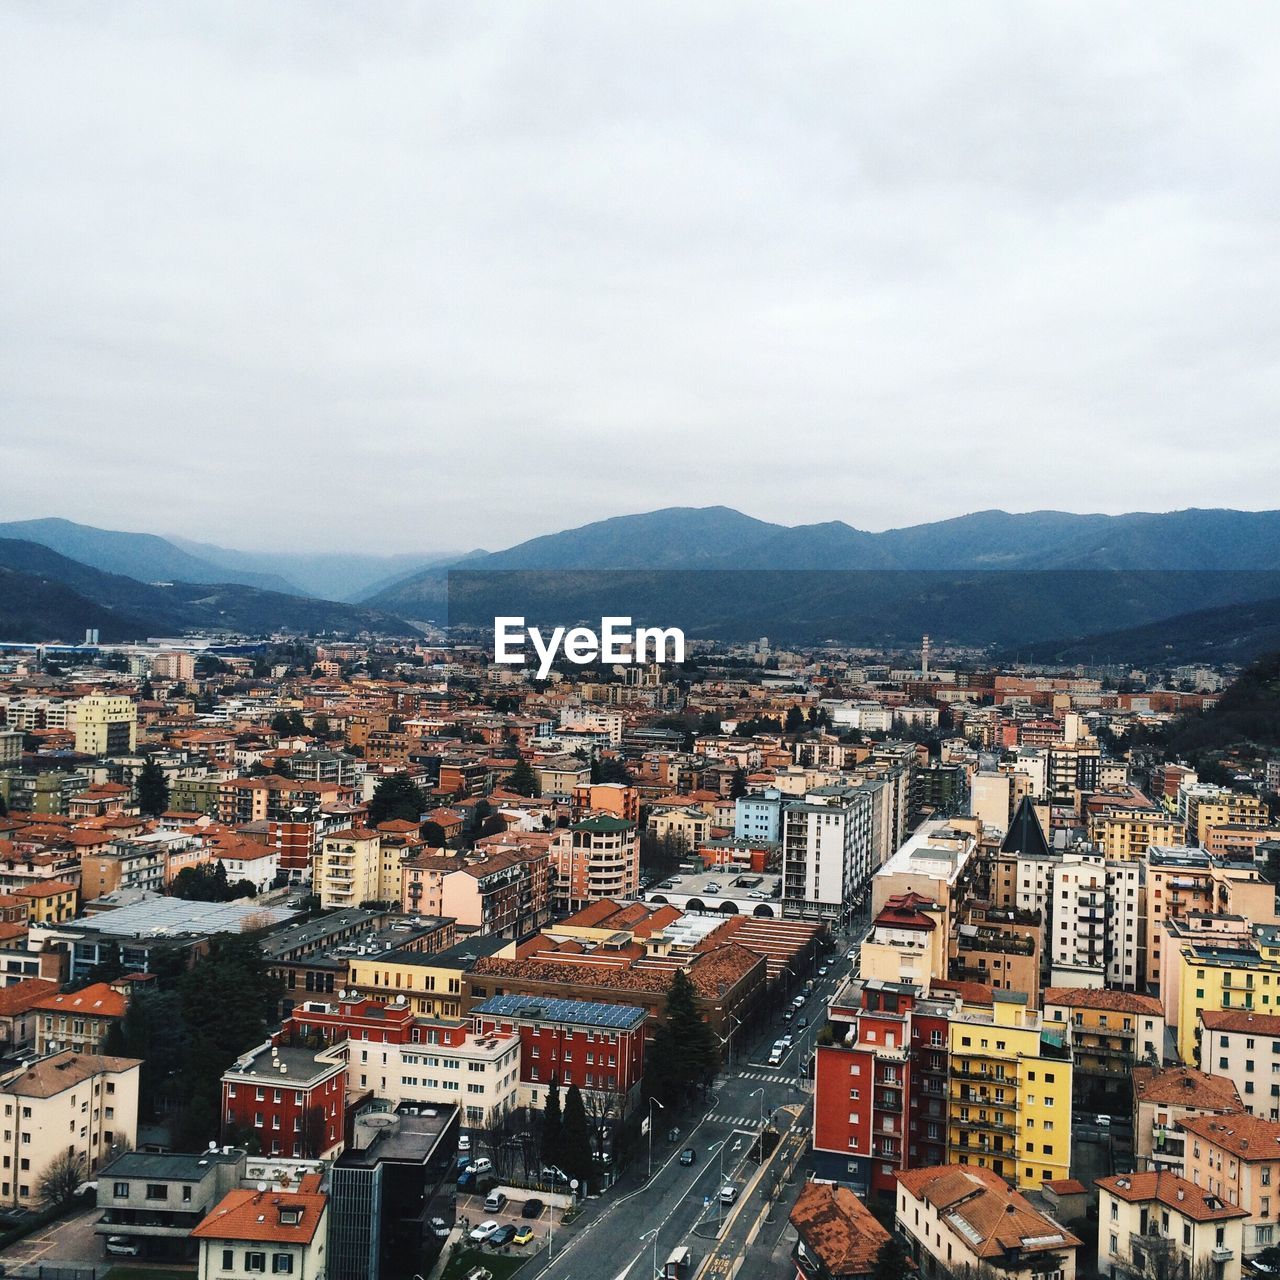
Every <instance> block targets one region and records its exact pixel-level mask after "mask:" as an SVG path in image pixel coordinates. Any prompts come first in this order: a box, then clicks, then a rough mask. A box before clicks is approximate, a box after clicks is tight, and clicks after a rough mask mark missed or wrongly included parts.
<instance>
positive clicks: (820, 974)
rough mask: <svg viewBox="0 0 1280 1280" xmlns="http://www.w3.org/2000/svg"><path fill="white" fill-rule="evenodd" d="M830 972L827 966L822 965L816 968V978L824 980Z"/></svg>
mask: <svg viewBox="0 0 1280 1280" xmlns="http://www.w3.org/2000/svg"><path fill="white" fill-rule="evenodd" d="M830 972H831V968H830V966H829V965H825V964H824V965H819V966H818V977H820V978H825V977H826V976H827V974H828V973H830Z"/></svg>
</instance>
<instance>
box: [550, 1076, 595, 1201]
mask: <svg viewBox="0 0 1280 1280" xmlns="http://www.w3.org/2000/svg"><path fill="white" fill-rule="evenodd" d="M556 1164H558V1165H559V1166H560V1168H561V1169H563V1170H564V1171H565V1173H567V1174H568V1175H569V1177H571V1178H577V1179H578V1182H579V1183H580V1184H583V1183H585V1182H586V1180H587V1177H588V1176H589V1175H590V1173H591V1130H590V1128H589V1127H588V1125H587V1110H586V1107H584V1106H583V1103H582V1091H581V1090H580V1089H579V1088H578V1086H577V1085H576V1084H571V1085H570V1086H569V1091H568V1093H566V1094H565V1098H564V1120H563V1122H562V1124H561V1128H560V1158H559V1160H557V1161H556Z"/></svg>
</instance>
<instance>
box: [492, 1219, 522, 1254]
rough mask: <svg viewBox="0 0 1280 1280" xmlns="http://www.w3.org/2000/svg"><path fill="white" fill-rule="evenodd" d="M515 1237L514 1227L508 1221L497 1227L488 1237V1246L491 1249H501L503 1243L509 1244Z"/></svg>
mask: <svg viewBox="0 0 1280 1280" xmlns="http://www.w3.org/2000/svg"><path fill="white" fill-rule="evenodd" d="M515 1238H516V1229H515V1227H513V1226H512V1225H511V1224H510V1223H507V1224H506V1225H505V1226H502V1227H499V1228H498V1229H497V1231H495V1232H494V1233H493V1235H491V1236H490V1237H489V1241H488V1243H489V1247H490V1248H492V1249H501V1248H502V1246H503V1245H504V1244H510V1243H511V1242H512V1241H513V1240H514V1239H515Z"/></svg>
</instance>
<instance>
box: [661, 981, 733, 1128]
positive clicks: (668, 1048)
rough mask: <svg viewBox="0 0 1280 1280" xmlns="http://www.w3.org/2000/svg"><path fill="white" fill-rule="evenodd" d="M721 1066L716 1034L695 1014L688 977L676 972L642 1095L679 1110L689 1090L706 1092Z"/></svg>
mask: <svg viewBox="0 0 1280 1280" xmlns="http://www.w3.org/2000/svg"><path fill="white" fill-rule="evenodd" d="M719 1065H720V1052H719V1049H718V1048H717V1046H716V1040H715V1032H713V1031H712V1030H711V1028H710V1026H708V1025H707V1023H706V1022H705V1021H704V1020H703V1017H702V1015H701V1013H699V1012H698V1004H697V996H696V992H695V991H694V989H693V983H692V982H690V981H689V975H688V974H687V973H685V971H684V970H683V969H677V970H676V971H675V973H674V974H672V977H671V985H670V986H669V987H668V988H667V1002H666V1006H665V1008H664V1010H663V1015H662V1020H661V1021H660V1022H659V1023H658V1026H657V1029H656V1031H655V1032H654V1036H653V1045H652V1047H651V1049H650V1050H649V1060H648V1065H647V1066H646V1068H645V1091H646V1092H647V1093H648V1094H649V1095H650V1096H651V1097H656V1098H657V1099H658V1101H659V1102H661V1103H662V1104H663V1105H664V1106H667V1107H670V1108H673V1109H676V1110H679V1109H680V1108H682V1107H683V1106H684V1104H685V1103H686V1102H687V1101H688V1098H689V1094H690V1091H691V1090H705V1089H706V1087H707V1086H708V1085H709V1084H710V1083H711V1078H712V1077H713V1076H714V1075H715V1073H716V1070H717V1069H718V1067H719Z"/></svg>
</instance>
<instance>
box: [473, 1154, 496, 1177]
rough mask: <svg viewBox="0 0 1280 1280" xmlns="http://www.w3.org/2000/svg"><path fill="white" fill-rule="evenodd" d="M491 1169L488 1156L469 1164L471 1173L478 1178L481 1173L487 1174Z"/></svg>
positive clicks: (491, 1162) (491, 1164)
mask: <svg viewBox="0 0 1280 1280" xmlns="http://www.w3.org/2000/svg"><path fill="white" fill-rule="evenodd" d="M492 1168H493V1161H492V1160H490V1159H489V1157H488V1156H481V1157H480V1159H479V1160H473V1161H472V1162H471V1172H472V1173H474V1174H475V1175H476V1177H477V1178H478V1177H479V1176H480V1175H481V1174H482V1173H488V1172H489V1171H490V1170H491V1169H492Z"/></svg>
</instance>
